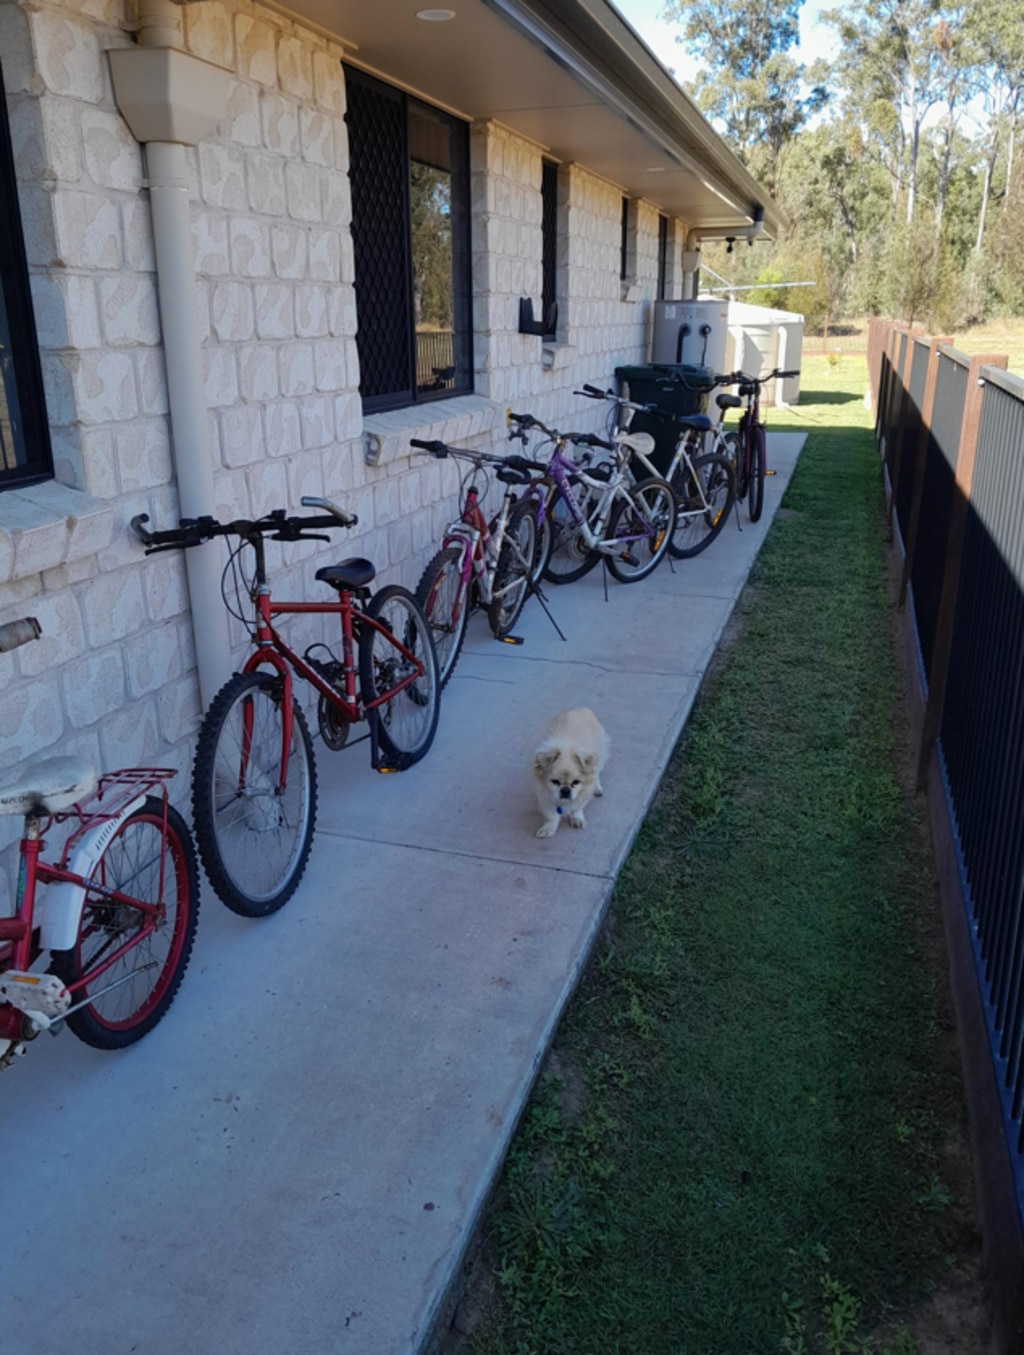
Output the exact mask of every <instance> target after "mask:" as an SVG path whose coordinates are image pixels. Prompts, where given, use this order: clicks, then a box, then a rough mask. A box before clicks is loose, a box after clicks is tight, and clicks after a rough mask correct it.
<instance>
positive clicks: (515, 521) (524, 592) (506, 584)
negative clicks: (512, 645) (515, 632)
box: [487, 501, 537, 640]
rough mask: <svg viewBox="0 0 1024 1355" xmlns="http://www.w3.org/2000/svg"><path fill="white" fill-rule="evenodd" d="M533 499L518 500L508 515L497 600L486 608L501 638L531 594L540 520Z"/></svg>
mask: <svg viewBox="0 0 1024 1355" xmlns="http://www.w3.org/2000/svg"><path fill="white" fill-rule="evenodd" d="M535 511H536V510H535V506H534V504H533V503H532V502H530V501H526V502H524V503H517V504H516V506H515V507H514V508H513V509H512V511H511V513H509V515H508V522H507V524H506V526H505V539H504V540H503V541H502V543H501V552H500V554H499V555H498V563H497V566H496V567H495V570H494V582H493V584H492V585H491V587H492V590H493V592H494V600H493V602H492V603H491V605H490V607H489V608H488V609H487V620H488V621H489V622H490V624H491V630H492V631H493V632H494V638H495V639H496V640H500V639H501V638H502V636H505V635H507V634H508V633H509V631H510V630H511V629H512V627H513V626H514V625H515V624H516V622H517V621H518V620H519V617H520V614H521V613H522V610H523V607H524V606H525V604H526V599H527V598H528V597H529V585H530V577H531V573H532V570H533V565H534V555H535V553H536V549H537V521H536V517H535Z"/></svg>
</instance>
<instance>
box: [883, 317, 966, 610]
mask: <svg viewBox="0 0 1024 1355" xmlns="http://www.w3.org/2000/svg"><path fill="white" fill-rule="evenodd" d="M952 342H953V341H952V339H950V338H948V337H943V338H940V339H932V341H931V343H930V344H929V347H928V373H927V375H926V376H925V382H924V399H923V400H922V402H921V431H920V433H919V435H918V439H917V447H916V449H915V453H914V489H913V497H912V499H911V502H910V518H909V520H908V522H907V535H906V538H905V539H904V542H903V573H902V574H901V575H900V597H899V605H900V606H901V607H902V606H904V604H905V603H906V601H907V587H908V585H909V583H910V571H911V569H912V568H913V566H914V548H915V547H916V545H917V526H918V522H919V521H920V517H921V500H922V498H923V497H924V468H925V465H926V463H927V459H928V439H929V437H930V436H931V431H932V411H933V410H934V408H935V385H936V380H937V378H938V374H939V345H940V344H949V343H952ZM894 492H895V491H894Z"/></svg>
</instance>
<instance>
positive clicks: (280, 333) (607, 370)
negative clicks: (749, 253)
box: [0, 0, 658, 913]
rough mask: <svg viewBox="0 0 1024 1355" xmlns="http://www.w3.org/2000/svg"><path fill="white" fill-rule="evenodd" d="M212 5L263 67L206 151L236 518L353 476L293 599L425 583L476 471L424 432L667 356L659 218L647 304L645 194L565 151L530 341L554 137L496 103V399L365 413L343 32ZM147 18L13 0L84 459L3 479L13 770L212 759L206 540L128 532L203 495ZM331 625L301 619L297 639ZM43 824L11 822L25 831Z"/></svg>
mask: <svg viewBox="0 0 1024 1355" xmlns="http://www.w3.org/2000/svg"><path fill="white" fill-rule="evenodd" d="M182 13H183V17H184V40H185V46H186V49H187V50H188V51H189V52H190V53H191V54H193V55H194V56H197V57H199V58H201V59H203V60H205V61H209V62H212V63H214V64H216V65H219V66H222V67H225V68H227V69H228V70H229V71H230V72H232V74H233V77H234V79H233V84H232V90H231V95H230V100H229V105H228V110H227V115H226V117H225V119H224V121H223V122H222V123H221V124H220V126H219V127H218V128H217V129H216V132H215V133H214V134H213V135H212V136H210V137H209V138H208V139H207V140H206V141H204V142H203V143H201V144H200V145H199V146H198V147H197V148H195V149H194V150H191V151H189V153H188V165H189V176H190V189H191V197H192V220H193V244H194V254H195V269H196V278H197V299H198V310H199V315H200V324H201V328H202V343H203V354H204V364H205V368H204V369H205V379H206V397H207V402H208V407H209V419H210V431H211V441H212V446H213V454H214V457H215V496H216V504H215V512H217V513H218V514H219V515H222V516H236V515H257V514H260V513H263V512H265V511H267V510H268V509H270V508H274V507H280V506H287V507H290V508H297V507H298V505H299V500H300V498H301V496H302V495H304V494H316V495H324V494H325V495H327V496H329V497H331V498H333V499H335V500H337V501H338V502H339V503H340V504H341V505H342V506H343V507H345V508H346V509H347V510H349V511H352V512H355V513H357V514H358V516H359V518H360V525H359V528H358V529H357V530H356V531H355V532H353V533H351V534H346V535H345V536H344V537H341V536H340V535H339V538H338V540H337V544H336V545H334V546H332V547H331V548H329V549H325V550H322V551H320V552H319V553H316V552H315V551H314V550H313V548H310V547H300V546H295V547H289V548H284V549H283V554H282V555H281V557H279V559H280V567H279V568H277V567H275V569H274V583H275V587H276V588H279V589H280V591H281V594H282V595H285V594H291V595H292V596H298V597H301V596H312V595H313V594H314V592H315V589H316V587H317V585H315V584H311V579H312V574H313V572H314V570H315V568H316V567H317V566H318V564H320V563H323V562H325V561H326V560H327V559H329V558H331V557H334V558H337V557H338V556H340V555H343V554H346V553H353V554H362V555H366V556H368V557H369V558H371V559H373V560H374V561H375V563H376V565H377V568H378V576H379V579H380V581H381V582H401V583H405V584H406V585H407V586H409V587H411V588H415V585H416V583H417V580H418V578H419V574H420V572H421V570H422V567H423V565H424V564H425V563H426V561H427V559H429V557H430V555H431V554H432V553H433V551H434V550H435V549H436V546H437V543H438V540H439V537H440V534H441V532H442V531H443V528H444V526H445V524H446V523H447V522H448V521H449V520H450V518H451V517H452V516H453V514H454V512H455V506H456V505H455V497H454V496H455V492H456V489H457V485H458V477H457V474H456V473H455V470H454V468H453V467H452V466H451V465H450V464H449V465H439V464H437V463H434V462H432V461H428V460H426V459H424V458H416V457H412V456H411V455H410V448H409V438H410V436H419V437H442V438H445V439H446V440H449V441H453V442H463V443H468V444H469V445H473V446H480V447H494V448H500V447H502V446H503V445H505V442H504V409H505V406H506V404H508V403H511V404H513V405H518V406H521V407H525V408H528V409H530V410H532V411H533V412H535V413H537V414H538V415H539V416H540V417H541V418H543V419H544V420H546V421H553V422H556V423H557V422H558V421H560V420H561V421H563V422H565V421H566V420H567V419H569V416H570V412H571V419H569V421H571V422H572V423H573V424H575V425H577V426H580V425H581V424H582V425H586V421H587V420H589V421H590V422H589V426H591V427H595V428H597V427H600V426H601V425H602V424H603V422H604V417H605V411H604V410H601V409H598V408H595V406H593V405H592V404H589V403H588V402H586V401H582V400H580V399H578V398H575V397H573V395H572V391H573V389H574V387H576V386H577V385H579V384H580V383H581V382H584V381H588V382H592V383H595V384H610V383H611V380H612V375H613V371H614V368H615V366H616V365H618V364H620V363H623V362H636V361H639V360H642V358H643V356H644V354H645V349H646V339H647V324H648V319H647V316H648V311H649V307H648V306H647V305H646V304H644V303H645V302H646V301H647V300H649V299H650V298H652V297H653V295H654V291H655V286H656V279H657V240H658V216H657V211H656V209H655V208H654V207H652V206H650V205H649V204H647V203H644V202H640V203H637V204H636V210H635V220H636V226H635V258H636V273H637V276H636V278H635V279H634V280H633V281H632V285H631V286H630V287H629V289H628V293H629V295H628V298H627V299H624V288H623V284H622V280H621V279H620V276H619V274H620V267H619V250H620V219H621V218H620V212H621V190H620V189H619V188H618V187H617V186H615V185H613V184H609V183H607V182H605V181H603V180H602V179H600V178H598V177H597V176H595V175H593V174H591V173H590V172H589V171H587V170H586V169H585V168H583V167H581V166H578V165H566V166H562V167H560V170H559V194H560V197H559V254H558V291H559V303H560V332H559V336H558V341H557V342H555V343H546V342H544V341H542V340H541V339H539V338H537V337H535V336H524V335H520V334H519V333H518V332H517V330H518V312H519V298H520V297H521V296H531V297H532V298H533V299H534V304H535V306H539V301H540V292H541V201H540V181H541V163H542V153H541V150H540V148H539V147H537V146H535V145H533V144H532V143H530V142H527V141H525V140H523V139H522V138H519V137H517V136H515V135H513V134H512V133H510V132H509V131H508V130H507V129H505V128H504V127H501V126H499V125H497V124H494V123H484V124H480V125H478V126H474V127H473V128H472V131H471V176H472V178H471V191H472V247H473V287H474V302H473V319H474V327H475V339H474V366H475V393H474V394H473V395H470V396H461V397H459V398H456V399H453V400H445V401H440V402H437V403H433V404H430V405H423V406H419V407H416V408H410V409H406V410H401V411H397V412H394V413H391V414H384V415H375V416H373V417H372V418H368V419H365V420H364V419H363V416H362V411H361V403H360V398H359V393H358V390H359V364H358V354H357V349H356V342H355V335H356V304H355V289H354V263H353V250H352V240H351V234H350V229H349V226H350V220H351V202H350V195H349V185H348V178H347V163H348V147H347V132H346V126H345V121H344V113H345V84H344V75H343V71H342V67H341V57H342V48H341V47H340V46H339V45H336V44H333V43H331V42H330V41H328V40H327V39H326V38H324V37H322V36H320V35H318V34H316V33H312V32H309V31H306V30H304V29H303V28H302V27H301V26H299V25H298V24H297V23H294V22H292V21H290V20H288V19H287V18H284V17H282V16H281V15H278V14H277V13H275V12H273V11H271V10H268V9H264V8H262V7H261V6H259V5H258V4H252V3H249V2H248V0H224V3H221V2H220V0H207V3H204V4H201V5H187V6H184V7H183V11H182ZM132 14H133V9H132V6H131V5H130V4H129V3H127V0H125V2H122V0H90V3H89V4H88V5H87V6H83V5H82V4H81V3H80V0H33V3H32V4H27V3H24V0H0V61H2V64H3V72H4V79H5V82H6V87H7V94H8V108H9V114H10V121H11V129H12V138H13V142H14V148H15V158H16V164H17V170H18V177H19V195H20V201H21V208H22V215H23V220H24V225H25V235H26V242H27V249H28V256H29V267H30V274H31V281H32V290H33V298H34V304H35V310H36V318H37V323H38V330H39V344H40V349H41V360H42V368H43V373H44V381H45V388H46V399H47V408H48V413H49V419H50V426H51V435H52V442H53V451H54V462H55V476H56V478H55V481H53V482H50V483H48V484H44V485H40V486H35V487H33V488H31V489H24V490H19V491H15V492H8V493H5V494H3V495H0V620H7V619H10V618H12V617H14V616H19V615H23V614H26V613H30V614H34V615H36V616H38V617H39V619H40V621H41V623H42V626H43V630H44V637H45V638H44V639H43V640H41V641H39V642H36V643H34V644H32V645H29V646H27V647H25V648H23V649H20V650H18V651H16V652H14V653H12V654H8V655H0V688H2V690H3V692H4V700H3V702H2V703H0V765H4V766H10V765H13V764H16V763H18V762H20V761H21V760H22V759H26V758H31V757H34V756H37V755H42V754H46V753H51V754H52V753H56V752H67V753H76V754H79V755H81V756H84V757H86V758H88V759H89V760H90V761H92V762H94V763H95V764H96V765H97V766H102V767H107V768H110V767H116V766H123V765H128V764H132V763H159V764H164V765H172V766H177V767H179V768H180V769H182V771H184V770H186V769H187V767H188V765H189V763H190V760H191V753H192V746H193V739H194V736H195V731H196V728H197V725H198V720H199V717H200V714H201V712H200V708H199V697H198V689H197V683H196V678H195V656H194V652H193V642H192V631H191V625H190V621H189V613H188V598H187V588H186V584H185V574H184V568H183V563H182V561H181V559H180V558H178V557H177V556H175V555H173V554H167V555H159V556H156V557H153V558H151V559H145V558H144V557H143V555H142V552H141V548H140V547H139V545H138V543H137V542H136V541H135V539H134V537H132V535H131V534H130V531H129V528H128V524H129V521H130V519H131V517H132V516H133V515H134V514H136V513H139V512H147V513H149V514H150V517H151V519H152V521H153V523H154V524H156V525H167V524H170V523H172V522H174V521H176V518H177V512H178V509H177V494H176V488H175V484H174V467H173V457H172V447H171V435H170V428H169V420H168V402H167V390H166V380H165V375H164V365H163V352H162V348H161V331H160V317H159V309H158V304H157V292H156V281H155V278H156V275H155V258H154V253H153V245H152V230H151V221H150V213H149V202H148V196H147V193H146V191H145V186H144V175H145V166H144V163H143V153H142V149H141V148H140V146H139V145H138V144H137V142H136V141H135V139H134V137H133V136H132V134H131V132H130V131H129V129H128V127H127V126H126V124H125V123H124V121H123V119H122V118H121V116H120V114H119V112H118V110H117V107H116V105H115V102H114V98H113V91H112V87H111V82H110V75H109V69H108V64H107V59H106V55H105V53H106V49H108V48H111V47H123V46H127V45H129V44H130V43H131V42H132V41H133V38H132V35H131V32H130V22H131V19H132ZM367 445H368V446H369V448H370V450H371V456H370V457H369V458H368V457H367V455H366V448H367ZM368 461H372V462H373V464H369V463H368ZM273 549H276V548H273ZM316 625H317V623H316V621H315V619H310V620H309V621H305V620H303V621H300V620H298V619H296V622H295V627H294V631H293V639H294V640H295V641H297V642H298V643H299V644H300V645H301V643H302V642H304V641H306V640H311V639H313V638H317V631H316ZM242 639H243V636H242V633H241V630H240V628H236V631H235V633H234V641H235V643H236V644H239V645H240V644H241V642H242ZM176 785H177V788H178V793H177V797H176V798H177V799H178V801H179V803H184V801H185V799H186V795H187V778H186V777H185V776H181V777H179V778H177V781H176ZM15 830H16V825H15V824H13V823H12V822H11V821H10V820H5V821H3V823H2V824H0V848H2V847H3V846H5V845H7V844H8V843H9V842H10V841H11V840H13V836H14V833H15ZM9 907H10V902H9V898H8V897H7V895H6V894H5V884H4V879H3V876H2V872H0V913H2V912H5V911H8V910H9Z"/></svg>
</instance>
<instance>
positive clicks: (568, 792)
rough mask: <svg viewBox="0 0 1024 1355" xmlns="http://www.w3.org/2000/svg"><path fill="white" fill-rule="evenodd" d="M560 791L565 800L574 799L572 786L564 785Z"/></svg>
mask: <svg viewBox="0 0 1024 1355" xmlns="http://www.w3.org/2000/svg"><path fill="white" fill-rule="evenodd" d="M558 793H559V795H560V796H561V797H562V799H563V800H571V799H572V787H571V786H562V787H561V789H560V790H559V792H558Z"/></svg>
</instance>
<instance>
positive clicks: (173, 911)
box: [0, 617, 199, 1071]
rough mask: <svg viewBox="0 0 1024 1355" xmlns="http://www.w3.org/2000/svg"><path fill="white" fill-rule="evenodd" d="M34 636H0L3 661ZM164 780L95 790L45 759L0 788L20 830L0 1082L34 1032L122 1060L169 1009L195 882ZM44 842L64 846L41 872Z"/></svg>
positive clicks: (129, 776) (135, 774) (9, 628)
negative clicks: (60, 833) (64, 1037)
mask: <svg viewBox="0 0 1024 1355" xmlns="http://www.w3.org/2000/svg"><path fill="white" fill-rule="evenodd" d="M39 634H40V629H39V623H38V622H37V621H35V620H34V619H33V618H31V617H25V618H23V619H22V620H20V621H12V622H9V623H8V624H7V625H4V626H0V652H2V651H5V650H8V649H14V648H15V647H16V646H18V645H21V644H25V643H26V642H27V641H29V640H33V639H35V638H37V637H38V635H39ZM172 776H174V772H173V771H172V770H169V769H165V768H158V767H134V768H128V769H125V770H123V771H118V772H109V773H107V774H106V775H103V776H100V777H99V778H97V777H96V774H95V773H94V771H93V769H92V768H91V767H90V766H89V765H88V764H87V763H83V762H81V761H80V760H79V759H78V758H71V757H52V758H47V759H45V760H43V761H40V762H36V763H34V764H32V765H30V766H28V767H27V768H25V769H24V770H22V771H21V772H20V773H18V774H17V775H16V776H15V777H13V778H9V779H7V780H6V781H5V782H4V783H3V784H2V785H0V814H19V815H21V816H22V817H23V819H24V823H25V827H24V831H23V834H22V838H21V842H20V844H19V851H20V855H21V863H20V871H19V876H18V896H17V908H16V911H15V913H14V915H13V916H11V917H2V918H0V1071H2V1070H3V1069H5V1068H7V1067H9V1066H10V1064H11V1062H12V1061H13V1059H14V1058H15V1057H16V1056H17V1055H19V1054H24V1053H25V1052H26V1045H27V1043H28V1042H29V1041H30V1040H34V1039H35V1038H36V1036H37V1035H38V1034H39V1033H40V1031H43V1030H48V1031H50V1032H51V1034H54V1035H55V1034H56V1033H57V1032H58V1031H59V1030H60V1029H61V1027H62V1026H63V1025H65V1024H67V1025H68V1026H69V1027H70V1029H71V1030H72V1031H73V1032H74V1034H75V1035H77V1036H78V1038H79V1039H80V1040H82V1041H84V1042H85V1043H86V1044H88V1045H92V1046H93V1047H94V1048H96V1049H123V1048H124V1047H125V1046H126V1045H130V1044H134V1043H135V1041H136V1040H141V1039H142V1037H143V1036H144V1035H146V1034H147V1033H148V1032H149V1031H151V1030H152V1029H153V1027H154V1026H155V1025H156V1024H157V1022H158V1021H159V1020H160V1019H161V1018H162V1016H163V1015H164V1013H165V1012H166V1011H167V1009H168V1007H169V1006H170V1005H171V1003H172V1001H173V1000H174V997H175V994H176V993H177V991H178V988H179V986H180V984H181V980H182V977H183V975H184V973H185V969H186V966H187V965H188V961H189V956H190V955H191V953H192V943H193V941H194V939H195V933H196V922H197V920H198V917H199V872H198V869H197V867H196V857H195V851H194V849H193V846H192V839H191V838H190V836H189V831H188V828H187V826H186V824H185V821H184V819H183V818H182V817H181V815H180V814H179V813H178V812H177V810H175V809H174V808H173V806H172V805H170V804H169V803H168V799H167V782H168V781H169V780H170V778H171V777H172ZM52 828H57V829H62V830H64V831H65V832H66V833H67V836H66V838H65V841H64V844H63V847H62V849H61V852H60V854H59V856H58V857H57V858H56V859H55V860H50V861H44V860H43V856H42V853H43V852H44V851H45V849H46V839H47V836H48V834H49V832H50V830H51V829H52ZM40 885H42V886H44V887H45V888H44V891H43V904H44V905H45V906H43V907H38V908H37V893H38V889H39V886H40Z"/></svg>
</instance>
